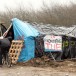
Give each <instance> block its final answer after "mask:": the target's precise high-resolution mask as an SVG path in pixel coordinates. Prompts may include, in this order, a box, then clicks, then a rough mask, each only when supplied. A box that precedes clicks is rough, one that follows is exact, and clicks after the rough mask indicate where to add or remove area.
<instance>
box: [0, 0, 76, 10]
mask: <svg viewBox="0 0 76 76" xmlns="http://www.w3.org/2000/svg"><path fill="white" fill-rule="evenodd" d="M43 1H44V2H45V3H46V4H47V5H49V4H51V6H53V5H55V4H61V5H69V4H70V2H74V3H76V0H0V11H4V10H5V9H6V7H8V8H9V7H10V8H11V9H14V8H16V7H18V6H19V5H21V6H23V5H24V6H25V7H26V8H27V9H28V7H33V8H34V9H40V7H42V4H43Z"/></svg>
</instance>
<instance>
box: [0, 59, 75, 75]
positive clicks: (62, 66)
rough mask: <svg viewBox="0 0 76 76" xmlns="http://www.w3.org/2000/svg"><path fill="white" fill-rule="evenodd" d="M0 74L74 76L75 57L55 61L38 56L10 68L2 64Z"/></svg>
mask: <svg viewBox="0 0 76 76" xmlns="http://www.w3.org/2000/svg"><path fill="white" fill-rule="evenodd" d="M0 76H76V59H75V60H65V61H62V62H55V61H50V60H49V59H47V58H38V59H33V60H30V61H28V62H24V63H17V64H16V65H13V66H12V67H11V68H8V67H7V66H5V65H4V66H3V67H2V68H0Z"/></svg>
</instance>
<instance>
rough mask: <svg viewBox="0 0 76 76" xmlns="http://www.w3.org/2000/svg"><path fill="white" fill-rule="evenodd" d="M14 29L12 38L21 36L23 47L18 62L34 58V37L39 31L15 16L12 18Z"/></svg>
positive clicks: (15, 38)
mask: <svg viewBox="0 0 76 76" xmlns="http://www.w3.org/2000/svg"><path fill="white" fill-rule="evenodd" d="M12 26H13V31H14V40H17V39H20V38H22V39H23V40H24V47H23V49H22V51H21V53H20V56H19V59H18V61H19V62H22V61H28V60H30V59H32V58H34V55H35V40H34V37H36V36H38V35H39V32H38V31H37V30H36V29H35V28H33V26H31V24H29V23H27V22H25V23H24V22H23V21H21V20H19V19H17V18H14V19H12Z"/></svg>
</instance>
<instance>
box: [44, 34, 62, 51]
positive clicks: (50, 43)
mask: <svg viewBox="0 0 76 76" xmlns="http://www.w3.org/2000/svg"><path fill="white" fill-rule="evenodd" d="M44 48H45V51H62V36H54V35H46V36H45V37H44Z"/></svg>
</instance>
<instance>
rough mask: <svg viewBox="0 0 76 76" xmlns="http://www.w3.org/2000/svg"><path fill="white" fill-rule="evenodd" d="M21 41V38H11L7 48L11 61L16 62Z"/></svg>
mask: <svg viewBox="0 0 76 76" xmlns="http://www.w3.org/2000/svg"><path fill="white" fill-rule="evenodd" d="M22 46H23V41H22V40H13V41H12V43H11V47H10V49H9V55H10V58H11V60H12V63H14V64H16V62H17V60H18V58H19V55H20V52H21V50H22Z"/></svg>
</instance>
